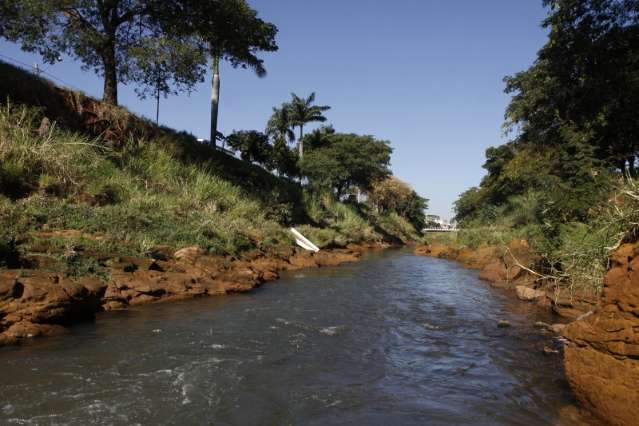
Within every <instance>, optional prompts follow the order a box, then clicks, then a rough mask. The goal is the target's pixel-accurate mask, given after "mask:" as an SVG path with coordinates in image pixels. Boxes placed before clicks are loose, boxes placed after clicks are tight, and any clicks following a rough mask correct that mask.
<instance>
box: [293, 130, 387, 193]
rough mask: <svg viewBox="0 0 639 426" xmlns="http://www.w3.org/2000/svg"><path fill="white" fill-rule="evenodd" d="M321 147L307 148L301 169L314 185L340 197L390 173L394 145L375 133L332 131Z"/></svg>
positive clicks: (368, 186) (365, 186)
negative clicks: (374, 134)
mask: <svg viewBox="0 0 639 426" xmlns="http://www.w3.org/2000/svg"><path fill="white" fill-rule="evenodd" d="M324 138H325V140H324V141H323V142H322V143H321V147H319V148H312V149H309V150H308V153H307V156H306V157H304V158H303V159H301V161H300V169H301V172H302V174H303V175H304V176H306V177H308V179H309V182H310V184H311V185H313V186H315V187H317V188H320V189H328V190H332V191H334V192H335V193H336V194H337V196H341V195H344V193H345V191H346V190H348V189H349V188H351V187H353V186H357V187H359V188H361V189H363V190H367V189H369V188H370V187H371V185H372V184H373V182H375V181H377V180H379V179H384V178H386V177H388V176H389V175H390V168H389V167H390V155H391V153H392V151H393V150H392V148H391V147H390V143H389V142H388V141H380V140H377V139H375V138H373V137H372V136H361V135H356V134H347V133H332V134H326V135H325V136H324Z"/></svg>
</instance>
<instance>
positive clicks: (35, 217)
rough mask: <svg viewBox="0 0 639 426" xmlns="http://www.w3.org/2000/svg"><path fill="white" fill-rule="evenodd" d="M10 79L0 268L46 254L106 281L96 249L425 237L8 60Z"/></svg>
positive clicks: (0, 135) (235, 247)
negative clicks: (292, 231) (297, 238)
mask: <svg viewBox="0 0 639 426" xmlns="http://www.w3.org/2000/svg"><path fill="white" fill-rule="evenodd" d="M0 74H2V76H3V78H2V79H1V81H0V96H1V97H2V99H3V100H4V102H3V103H2V108H1V112H0V158H1V159H2V163H1V165H0V219H1V221H2V223H3V227H2V230H1V231H0V241H1V243H0V244H1V247H2V249H1V255H0V265H2V264H4V265H5V266H9V267H14V268H15V267H24V266H28V264H29V263H30V262H31V263H32V261H33V258H34V256H36V257H38V258H39V259H40V260H39V264H40V266H41V267H44V265H45V264H46V267H47V268H52V269H55V270H60V271H62V272H64V273H66V274H74V275H83V274H86V273H97V274H99V273H100V265H99V262H97V263H96V262H95V258H96V257H95V256H91V255H86V254H88V253H112V252H116V253H120V254H128V255H135V256H149V255H150V254H151V253H153V251H154V250H156V249H157V247H170V248H171V250H178V249H180V248H183V247H189V246H198V247H200V248H201V249H203V250H204V251H205V252H206V253H209V254H218V255H233V256H236V255H240V254H241V253H244V252H248V251H255V250H258V251H260V252H262V253H267V252H270V251H273V250H278V249H280V248H282V247H291V246H292V244H293V242H292V240H291V238H290V237H289V236H288V233H287V231H286V229H287V227H288V226H290V225H296V226H300V225H301V226H302V229H303V230H304V232H306V233H308V235H309V236H310V237H311V238H312V239H314V240H315V241H316V243H317V244H318V245H320V246H321V247H340V246H341V247H343V246H346V245H347V244H349V243H360V242H373V241H382V240H387V241H401V240H403V241H407V240H409V239H413V238H417V235H416V233H415V231H414V229H413V228H412V226H410V224H408V223H407V222H406V221H404V220H402V219H401V218H400V217H398V216H397V215H387V216H386V217H378V216H376V215H374V214H372V213H371V212H367V209H366V208H365V206H357V205H345V204H342V203H340V202H338V201H336V200H335V199H333V198H332V197H330V196H327V195H320V194H313V193H310V192H308V191H306V190H305V189H303V188H302V187H301V186H300V185H299V184H298V183H297V182H295V181H291V180H288V179H285V178H279V177H277V176H274V175H273V174H271V173H269V172H267V171H265V170H264V169H263V168H261V167H259V166H254V165H252V164H250V163H247V162H244V161H241V160H238V159H236V158H234V157H231V156H229V155H227V154H226V153H224V152H222V151H219V150H217V149H215V148H214V147H211V146H209V145H206V144H202V143H199V142H198V141H197V140H196V138H195V137H194V136H192V135H190V134H187V133H184V132H176V131H174V130H171V129H168V128H165V127H157V126H155V125H154V124H152V123H151V122H149V121H148V120H146V119H143V118H140V117H137V116H135V115H134V114H132V113H130V112H128V111H127V110H126V109H124V108H120V107H113V106H107V105H104V104H102V103H101V102H98V101H96V100H94V99H92V98H90V97H87V96H85V95H83V94H81V93H78V92H73V91H70V90H67V89H63V88H60V87H57V86H55V85H53V84H52V83H51V82H49V81H47V80H44V79H42V78H38V77H36V76H34V75H32V74H30V73H27V72H24V71H22V70H20V69H18V68H15V67H13V66H11V65H8V64H5V63H0ZM79 248H81V251H82V253H84V255H82V256H78V255H77V253H78V252H79ZM42 253H45V255H46V256H47V257H48V259H47V260H46V262H45V261H43V260H42ZM70 253H76V255H70ZM98 257H99V256H98Z"/></svg>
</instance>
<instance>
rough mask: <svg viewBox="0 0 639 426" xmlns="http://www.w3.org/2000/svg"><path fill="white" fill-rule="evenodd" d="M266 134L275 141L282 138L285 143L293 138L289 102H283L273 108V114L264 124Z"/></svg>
mask: <svg viewBox="0 0 639 426" xmlns="http://www.w3.org/2000/svg"><path fill="white" fill-rule="evenodd" d="M266 134H267V135H269V136H271V137H273V138H274V139H275V140H276V141H278V140H282V141H284V142H285V143H286V142H287V141H288V142H293V141H294V140H295V133H294V132H293V122H292V120H291V113H290V105H289V104H286V103H284V104H282V106H281V107H280V108H273V115H271V118H269V120H268V123H267V124H266Z"/></svg>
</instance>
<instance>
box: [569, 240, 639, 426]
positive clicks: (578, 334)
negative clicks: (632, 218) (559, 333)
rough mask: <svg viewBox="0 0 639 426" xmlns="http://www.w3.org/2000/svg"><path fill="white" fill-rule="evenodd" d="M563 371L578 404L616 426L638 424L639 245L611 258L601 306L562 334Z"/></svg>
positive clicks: (621, 248) (625, 249)
mask: <svg viewBox="0 0 639 426" xmlns="http://www.w3.org/2000/svg"><path fill="white" fill-rule="evenodd" d="M563 335H564V337H565V338H566V339H568V341H569V342H570V343H569V345H568V346H567V347H566V350H565V358H564V364H565V370H566V376H567V378H568V381H569V382H570V385H571V387H572V389H573V391H574V393H575V395H576V396H577V398H578V399H579V400H580V402H581V403H582V404H583V405H584V406H585V407H587V408H589V409H590V410H591V411H592V412H593V413H595V414H596V415H597V416H599V417H600V418H601V419H602V420H604V421H606V422H608V423H610V424H613V425H636V424H637V422H638V421H639V420H638V419H639V243H636V242H635V243H632V244H624V245H622V246H621V247H620V248H619V249H618V250H617V251H616V252H615V253H614V254H613V255H612V257H611V269H610V270H609V272H608V274H607V275H606V277H605V280H604V291H603V295H602V298H601V304H600V307H599V308H598V309H596V310H595V311H594V313H592V314H591V315H585V316H584V317H583V318H582V319H580V320H578V321H575V322H573V323H572V324H570V325H569V326H568V327H566V329H565V330H564V332H563Z"/></svg>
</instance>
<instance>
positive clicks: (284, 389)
mask: <svg viewBox="0 0 639 426" xmlns="http://www.w3.org/2000/svg"><path fill="white" fill-rule="evenodd" d="M501 319H506V320H508V321H509V322H510V323H511V325H512V326H511V327H510V328H498V327H497V323H498V321H499V320H501ZM536 321H545V322H551V321H552V318H550V316H549V314H548V313H546V312H543V311H540V310H538V309H537V308H535V307H534V306H532V305H528V304H523V303H520V302H517V301H514V300H513V298H512V296H510V295H507V294H505V293H503V292H501V291H499V290H495V289H492V288H490V287H489V286H488V285H486V284H485V283H483V282H481V281H479V280H478V279H477V273H476V272H474V271H469V270H465V269H463V268H460V267H459V266H457V265H456V264H454V263H451V262H447V261H442V260H437V259H429V258H423V257H416V256H413V255H412V254H410V253H408V252H406V251H386V252H383V253H372V254H369V255H367V257H366V258H365V259H364V260H363V261H362V262H359V263H356V264H351V265H345V266H342V267H339V268H326V269H317V270H307V271H302V272H294V273H289V274H285V275H284V276H283V277H282V279H280V280H279V281H277V282H275V283H271V284H268V285H266V286H264V287H262V288H261V289H259V290H257V291H255V292H253V293H251V294H247V295H237V296H231V297H223V298H207V299H199V300H191V301H184V302H176V303H167V304H159V305H153V306H144V307H140V308H137V309H134V310H130V311H123V312H116V313H107V314H102V315H100V317H99V318H98V320H97V321H96V322H95V323H93V324H81V325H78V326H76V327H74V328H72V329H71V331H70V333H69V335H67V336H62V337H60V338H54V339H45V340H41V341H39V342H36V343H34V344H29V345H26V346H23V347H17V348H6V349H3V350H1V351H0V359H1V360H2V362H1V363H0V377H2V386H1V387H0V423H3V424H4V423H9V424H11V423H15V424H29V423H33V424H60V423H62V424H131V423H141V424H389V423H391V422H395V423H397V424H434V425H459V424H503V425H517V424H521V425H535V424H549V425H551V424H565V423H564V420H562V419H561V418H560V416H559V413H560V410H561V409H562V407H564V406H569V405H571V404H573V401H572V399H571V395H570V391H569V389H568V387H567V385H566V383H565V381H564V378H563V375H562V372H561V363H560V358H559V356H556V355H555V356H546V355H544V354H543V353H542V349H543V347H544V346H545V345H549V344H552V341H551V339H552V337H551V336H550V335H544V334H542V333H541V332H540V331H539V330H538V329H535V328H534V325H533V324H534V323H535V322H536Z"/></svg>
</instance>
